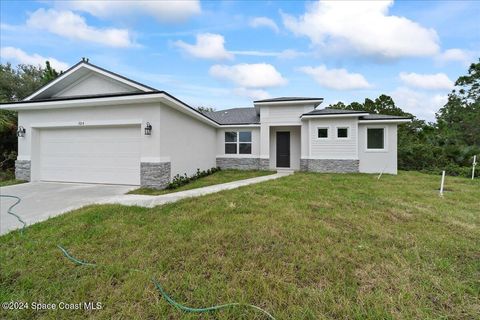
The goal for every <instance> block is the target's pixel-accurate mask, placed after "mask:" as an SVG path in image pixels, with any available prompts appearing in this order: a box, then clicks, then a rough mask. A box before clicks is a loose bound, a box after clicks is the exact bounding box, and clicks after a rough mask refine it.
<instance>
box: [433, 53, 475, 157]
mask: <svg viewBox="0 0 480 320" xmlns="http://www.w3.org/2000/svg"><path fill="white" fill-rule="evenodd" d="M436 119H437V125H438V129H439V130H440V132H441V134H442V136H443V137H444V141H443V143H444V144H446V145H450V144H463V145H466V146H470V147H477V148H480V59H479V62H478V63H472V64H471V65H470V68H469V69H468V75H466V76H461V77H459V78H458V80H457V81H456V82H455V89H453V90H452V92H451V93H450V94H449V95H448V101H447V103H446V104H445V106H443V107H442V108H441V109H440V110H439V111H438V113H437V114H436Z"/></svg>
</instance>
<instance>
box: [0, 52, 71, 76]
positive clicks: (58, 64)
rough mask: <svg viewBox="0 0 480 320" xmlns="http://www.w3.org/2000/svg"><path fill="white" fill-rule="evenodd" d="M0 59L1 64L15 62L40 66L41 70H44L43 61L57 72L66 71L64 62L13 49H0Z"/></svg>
mask: <svg viewBox="0 0 480 320" xmlns="http://www.w3.org/2000/svg"><path fill="white" fill-rule="evenodd" d="M0 58H1V60H2V63H3V61H8V62H11V61H15V62H17V63H20V64H32V65H34V66H38V65H41V66H42V67H43V68H45V61H49V62H50V65H51V66H52V68H54V69H55V70H57V71H65V70H67V69H68V64H67V63H66V62H62V61H59V60H57V59H55V58H52V57H44V56H41V55H39V54H36V53H34V54H31V55H29V54H28V53H26V52H25V51H23V50H21V49H18V48H14V47H2V48H0Z"/></svg>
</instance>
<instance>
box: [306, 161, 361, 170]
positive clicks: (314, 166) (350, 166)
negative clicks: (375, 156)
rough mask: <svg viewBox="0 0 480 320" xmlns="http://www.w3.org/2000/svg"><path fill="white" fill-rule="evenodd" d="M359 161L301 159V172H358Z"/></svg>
mask: <svg viewBox="0 0 480 320" xmlns="http://www.w3.org/2000/svg"><path fill="white" fill-rule="evenodd" d="M358 165H359V161H358V160H337V159H300V170H302V171H312V172H338V173H347V172H358Z"/></svg>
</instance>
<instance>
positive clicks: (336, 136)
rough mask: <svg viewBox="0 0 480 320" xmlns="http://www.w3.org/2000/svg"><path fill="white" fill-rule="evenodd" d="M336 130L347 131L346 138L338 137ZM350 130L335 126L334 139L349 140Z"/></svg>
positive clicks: (347, 127)
mask: <svg viewBox="0 0 480 320" xmlns="http://www.w3.org/2000/svg"><path fill="white" fill-rule="evenodd" d="M338 129H347V136H346V137H339V136H338ZM350 133H351V129H350V126H335V138H337V139H339V140H350V137H351V135H350Z"/></svg>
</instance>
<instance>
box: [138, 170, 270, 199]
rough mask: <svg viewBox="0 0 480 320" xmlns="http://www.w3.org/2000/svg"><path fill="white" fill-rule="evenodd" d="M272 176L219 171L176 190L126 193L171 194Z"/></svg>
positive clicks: (141, 190)
mask: <svg viewBox="0 0 480 320" xmlns="http://www.w3.org/2000/svg"><path fill="white" fill-rule="evenodd" d="M269 174H274V172H273V171H258V170H251V171H247V170H221V171H217V172H215V173H213V174H211V175H209V176H206V177H203V178H200V179H197V180H194V181H192V182H190V183H188V184H186V185H183V186H181V187H179V188H176V189H164V190H158V189H152V188H139V189H135V190H132V191H130V192H128V193H129V194H144V195H162V194H167V193H172V192H179V191H184V190H190V189H196V188H202V187H207V186H212V185H215V184H221V183H227V182H232V181H236V180H243V179H249V178H255V177H260V176H265V175H269Z"/></svg>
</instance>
